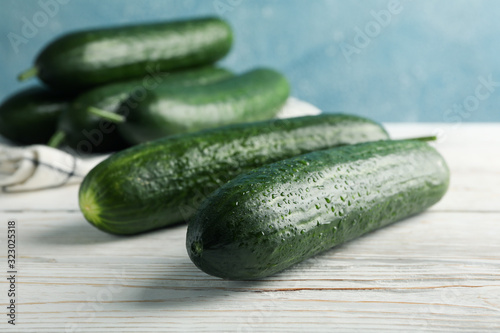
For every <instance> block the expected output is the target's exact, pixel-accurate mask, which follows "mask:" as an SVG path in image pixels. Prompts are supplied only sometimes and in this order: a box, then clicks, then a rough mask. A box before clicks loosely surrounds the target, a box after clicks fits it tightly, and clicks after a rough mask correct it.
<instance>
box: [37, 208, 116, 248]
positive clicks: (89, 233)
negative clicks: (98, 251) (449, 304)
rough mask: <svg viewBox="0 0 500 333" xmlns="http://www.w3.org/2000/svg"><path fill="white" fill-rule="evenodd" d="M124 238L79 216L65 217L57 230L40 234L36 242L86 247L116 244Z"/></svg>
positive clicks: (51, 229)
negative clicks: (100, 228) (86, 245)
mask: <svg viewBox="0 0 500 333" xmlns="http://www.w3.org/2000/svg"><path fill="white" fill-rule="evenodd" d="M123 239H125V237H123V236H117V235H112V234H108V233H106V232H104V231H101V230H99V229H97V228H96V227H94V226H92V225H91V224H90V223H89V222H87V221H86V220H85V218H84V217H83V216H81V215H79V214H75V216H74V217H73V216H69V217H65V218H64V220H63V221H61V223H59V224H58V225H57V228H50V229H48V230H44V231H42V232H40V233H38V237H37V238H36V241H39V242H40V243H50V244H53V245H85V244H99V243H109V242H116V241H121V240H123Z"/></svg>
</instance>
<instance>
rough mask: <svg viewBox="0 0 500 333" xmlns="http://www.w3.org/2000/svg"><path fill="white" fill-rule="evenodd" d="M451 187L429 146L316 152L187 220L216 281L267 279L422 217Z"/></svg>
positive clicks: (252, 175)
mask: <svg viewBox="0 0 500 333" xmlns="http://www.w3.org/2000/svg"><path fill="white" fill-rule="evenodd" d="M448 183H449V171H448V167H447V165H446V163H445V161H444V160H443V158H442V157H441V155H440V154H439V153H438V152H437V151H436V150H435V149H434V148H432V147H430V146H429V145H428V144H426V143H425V142H420V141H389V140H388V141H379V142H370V143H362V144H357V145H353V146H345V147H340V148H336V149H328V150H323V151H317V152H312V153H309V154H305V155H302V156H297V157H294V158H291V159H287V160H282V161H279V162H277V163H273V164H269V165H266V166H263V167H261V168H258V169H255V170H253V171H251V172H249V173H247V174H244V175H241V176H239V177H237V178H235V179H233V180H232V181H230V182H229V183H227V184H226V185H225V186H222V187H221V188H219V189H218V190H217V191H216V192H215V193H214V194H213V195H211V196H210V197H209V198H208V199H207V200H206V201H205V202H204V203H203V205H202V207H201V208H200V209H199V210H198V212H197V214H196V215H195V216H194V217H193V218H192V219H191V220H190V223H189V226H188V231H187V239H186V247H187V250H188V252H189V256H190V258H191V260H192V261H193V262H194V263H195V264H196V266H198V267H199V268H200V269H201V270H203V271H204V272H206V273H208V274H210V275H214V276H218V277H221V278H224V279H231V280H250V279H260V278H264V277H267V276H270V275H273V274H275V273H277V272H280V271H282V270H284V269H286V268H288V267H290V266H292V265H294V264H296V263H299V262H301V261H303V260H305V259H307V258H309V257H311V256H314V255H315V254H318V253H320V252H323V251H325V250H327V249H330V248H332V247H334V246H337V245H340V244H342V243H345V242H347V241H349V240H351V239H354V238H356V237H359V236H361V235H363V234H365V233H367V232H370V231H372V230H376V229H378V228H381V227H383V226H385V225H387V224H390V223H392V222H395V221H398V220H401V219H403V218H405V217H407V216H410V215H413V214H416V213H419V212H422V211H423V210H425V209H426V208H428V207H430V206H431V205H433V204H435V203H436V202H438V201H439V200H440V199H441V197H442V196H443V195H444V194H445V192H446V190H447V188H448Z"/></svg>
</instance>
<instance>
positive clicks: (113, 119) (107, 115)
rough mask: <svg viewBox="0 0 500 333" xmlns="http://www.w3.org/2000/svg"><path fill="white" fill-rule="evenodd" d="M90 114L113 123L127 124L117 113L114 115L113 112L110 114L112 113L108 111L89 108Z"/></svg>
mask: <svg viewBox="0 0 500 333" xmlns="http://www.w3.org/2000/svg"><path fill="white" fill-rule="evenodd" d="M87 111H88V112H90V113H92V114H93V115H96V116H98V117H100V118H103V119H106V120H108V121H110V122H112V123H124V122H125V120H126V119H125V117H124V116H122V115H120V114H117V113H113V112H110V111H106V110H102V109H98V108H96V107H93V106H91V107H89V108H88V109H87Z"/></svg>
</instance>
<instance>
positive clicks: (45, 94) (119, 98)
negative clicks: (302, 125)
mask: <svg viewBox="0 0 500 333" xmlns="http://www.w3.org/2000/svg"><path fill="white" fill-rule="evenodd" d="M232 41H233V33H232V30H231V27H230V26H229V25H228V23H227V22H225V21H224V20H221V19H219V18H213V17H208V18H200V19H189V20H182V21H174V22H165V23H155V24H142V25H133V26H125V27H115V28H107V29H97V30H86V31H81V32H75V33H70V34H67V35H65V36H62V37H60V38H58V39H56V40H54V41H53V42H51V43H50V44H48V45H47V46H46V47H45V48H44V49H43V50H42V51H41V52H40V54H39V55H38V56H37V58H36V60H35V64H34V66H33V67H32V68H30V69H28V70H26V71H25V72H23V73H21V74H20V75H19V80H27V79H29V78H31V77H34V76H37V77H38V78H39V79H40V80H41V81H42V82H43V83H44V85H45V87H41V86H34V87H30V88H29V89H26V90H24V91H21V92H19V93H17V94H15V95H12V96H10V97H9V98H8V99H7V100H6V101H4V102H3V104H2V105H0V135H2V136H4V137H5V138H7V139H10V140H12V141H13V142H15V143H19V144H39V143H41V144H48V145H50V146H54V147H59V146H62V145H65V146H68V147H70V148H72V149H74V150H76V151H77V152H78V153H95V152H114V151H119V150H122V149H125V148H127V147H130V146H132V145H135V144H138V143H142V142H147V141H151V140H154V139H159V138H162V137H166V136H170V135H175V134H181V133H188V132H194V131H197V130H201V129H205V128H213V127H218V126H222V125H228V124H234V123H242V122H247V121H259V120H266V119H271V118H273V117H274V116H275V115H276V114H277V113H278V111H279V110H280V109H281V107H282V106H283V105H284V104H285V102H286V100H287V98H288V95H289V92H290V87H289V84H288V82H287V80H286V78H285V77H284V76H283V75H282V74H281V73H279V72H277V71H275V70H272V69H267V68H255V69H252V70H249V71H248V72H246V73H243V74H240V75H235V74H233V73H232V72H230V71H229V70H227V69H224V68H221V67H217V66H215V65H214V64H215V62H217V61H218V60H220V59H222V58H223V57H224V56H225V55H226V54H228V52H229V51H230V49H231V45H232Z"/></svg>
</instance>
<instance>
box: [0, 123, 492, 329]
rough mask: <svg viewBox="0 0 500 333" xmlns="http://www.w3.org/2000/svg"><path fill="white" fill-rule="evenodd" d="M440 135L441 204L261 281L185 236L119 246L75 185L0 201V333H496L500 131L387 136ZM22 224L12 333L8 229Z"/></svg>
mask: <svg viewBox="0 0 500 333" xmlns="http://www.w3.org/2000/svg"><path fill="white" fill-rule="evenodd" d="M387 127H388V129H389V131H390V132H391V134H393V137H410V136H416V135H427V134H431V133H433V132H435V131H438V132H439V133H441V136H442V138H441V140H440V142H438V143H437V144H436V146H437V148H438V149H439V151H441V152H442V154H443V155H444V157H445V158H446V160H447V161H448V164H449V166H450V169H451V173H452V178H451V186H450V189H449V192H448V193H447V195H446V196H445V198H444V199H443V200H442V201H441V202H440V203H438V204H437V205H435V206H434V207H432V208H431V209H429V210H428V211H427V212H425V213H423V214H420V215H418V216H415V217H412V218H409V219H407V220H404V221H401V222H399V223H396V224H393V225H391V226H389V227H386V228H384V229H382V230H379V231H376V232H373V233H371V234H369V235H367V236H365V237H362V238H360V239H357V240H355V241H352V242H350V243H348V244H346V245H343V246H340V247H338V248H335V249H333V250H330V251H328V252H326V253H324V254H322V255H319V256H317V257H315V258H313V259H310V260H308V261H305V262H303V263H302V264H299V265H297V266H295V267H294V268H292V269H289V270H287V271H285V272H283V273H281V274H278V275H276V276H273V277H270V278H267V279H265V280H261V281H248V282H234V281H224V280H221V279H218V278H214V277H211V276H208V275H206V274H205V273H203V272H201V271H199V270H198V269H197V268H196V267H195V266H194V265H193V264H192V263H191V262H190V260H189V258H188V256H187V254H186V250H185V245H184V237H185V232H186V226H185V225H181V226H176V227H174V228H169V229H165V230H162V231H158V232H153V233H149V234H144V235H140V236H135V237H116V236H112V235H108V234H106V233H103V232H101V231H99V230H97V229H95V228H94V227H92V226H91V225H90V224H88V223H87V222H86V221H85V220H84V218H83V216H82V214H81V213H80V211H79V210H78V206H77V190H78V187H77V186H71V187H66V188H63V189H55V190H50V191H41V192H33V193H27V194H16V195H12V194H11V195H0V244H1V246H0V272H1V273H0V276H2V278H1V283H0V304H1V309H2V311H1V313H2V315H1V316H0V331H1V332H11V331H12V332H105V331H106V332H150V331H161V332H180V331H194V332H317V331H328V332H331V331H342V332H358V331H359V332H365V331H380V332H388V331H394V332H407V331H432V332H442V331H446V332H478V331H485V332H500V124H492V125H486V124H484V125H482V124H475V125H465V124H462V125H459V126H458V127H454V126H451V125H443V124H387ZM9 219H15V220H16V221H17V225H18V230H17V231H18V253H19V255H20V258H18V262H17V269H18V281H17V286H16V288H17V292H18V299H17V302H18V304H17V309H16V310H17V318H16V323H17V324H16V326H12V325H8V324H7V319H8V318H7V316H6V314H5V313H6V311H7V310H6V306H7V300H8V298H7V289H8V288H9V285H8V283H7V280H6V274H7V273H6V271H7V263H6V260H7V258H6V256H7V245H6V235H7V221H8V220H9Z"/></svg>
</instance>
